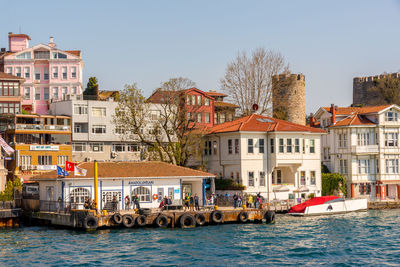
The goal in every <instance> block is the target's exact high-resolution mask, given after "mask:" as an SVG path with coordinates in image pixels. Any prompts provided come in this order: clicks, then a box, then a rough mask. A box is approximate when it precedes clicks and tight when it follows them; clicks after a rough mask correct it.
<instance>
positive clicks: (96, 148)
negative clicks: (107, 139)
mask: <svg viewBox="0 0 400 267" xmlns="http://www.w3.org/2000/svg"><path fill="white" fill-rule="evenodd" d="M90 150H91V151H92V152H103V150H104V148H103V143H90Z"/></svg>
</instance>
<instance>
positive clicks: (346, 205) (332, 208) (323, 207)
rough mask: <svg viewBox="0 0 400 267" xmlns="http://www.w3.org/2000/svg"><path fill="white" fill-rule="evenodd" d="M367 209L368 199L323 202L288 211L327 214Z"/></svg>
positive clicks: (304, 213)
mask: <svg viewBox="0 0 400 267" xmlns="http://www.w3.org/2000/svg"><path fill="white" fill-rule="evenodd" d="M367 209H368V201H367V200H366V199H353V200H342V201H335V202H329V203H324V204H320V205H315V206H309V207H307V208H306V209H305V210H304V212H302V213H289V214H290V215H293V216H313V215H329V214H340V213H347V212H353V211H365V210H367Z"/></svg>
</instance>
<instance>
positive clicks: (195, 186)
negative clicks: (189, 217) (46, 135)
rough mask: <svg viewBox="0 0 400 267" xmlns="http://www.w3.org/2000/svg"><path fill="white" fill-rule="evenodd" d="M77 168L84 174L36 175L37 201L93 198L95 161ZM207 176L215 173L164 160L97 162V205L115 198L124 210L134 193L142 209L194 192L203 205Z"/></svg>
mask: <svg viewBox="0 0 400 267" xmlns="http://www.w3.org/2000/svg"><path fill="white" fill-rule="evenodd" d="M79 167H80V168H83V169H86V170H87V174H86V176H76V175H74V173H73V172H70V173H69V175H68V176H66V177H63V178H61V177H58V176H57V172H56V171H52V172H48V173H44V174H41V175H38V176H36V177H35V178H34V179H35V181H37V182H38V183H39V192H40V200H41V201H56V200H58V198H59V197H60V198H61V199H62V200H63V202H67V203H69V202H71V203H74V204H78V205H79V206H78V207H79V208H83V204H84V201H85V198H86V197H88V198H92V199H94V198H95V196H94V163H93V162H84V163H82V164H80V165H79ZM210 178H211V179H212V178H214V175H212V174H210V173H207V172H202V171H198V170H193V169H189V168H185V167H180V166H176V165H172V164H168V163H164V162H150V161H148V162H99V163H98V180H99V182H98V184H99V189H98V192H99V196H98V197H99V198H98V199H100V200H101V201H100V203H99V204H100V205H99V206H100V209H103V208H104V207H105V206H106V205H108V204H107V203H111V201H112V200H113V198H114V197H115V199H116V200H117V201H118V205H119V209H125V206H124V205H125V203H124V198H125V196H129V198H130V199H132V197H133V196H135V195H136V194H137V195H138V197H139V199H140V207H141V208H158V207H159V205H160V202H161V199H162V198H164V197H165V196H168V197H170V198H171V200H172V203H173V204H182V198H183V196H185V195H186V193H187V194H193V195H194V194H197V196H199V198H200V203H199V204H200V205H204V204H205V184H206V180H207V179H210ZM66 205H68V204H66ZM131 208H132V207H131Z"/></svg>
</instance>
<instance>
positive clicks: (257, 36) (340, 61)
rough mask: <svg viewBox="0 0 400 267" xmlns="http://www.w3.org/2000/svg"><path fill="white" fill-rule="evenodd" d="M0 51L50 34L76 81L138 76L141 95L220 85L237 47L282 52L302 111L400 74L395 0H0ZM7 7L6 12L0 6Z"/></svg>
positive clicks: (105, 84)
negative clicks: (185, 83)
mask: <svg viewBox="0 0 400 267" xmlns="http://www.w3.org/2000/svg"><path fill="white" fill-rule="evenodd" d="M0 3H1V6H2V8H1V10H2V11H3V12H1V16H0V29H1V30H0V47H6V46H7V47H8V39H7V38H8V37H7V33H8V32H9V31H12V32H15V33H18V32H19V29H20V28H21V32H22V33H26V34H28V35H30V37H31V38H32V41H31V45H35V44H38V43H48V38H49V36H54V38H55V42H56V44H57V45H58V47H59V48H60V49H80V50H82V56H83V59H84V61H85V68H84V85H85V86H86V83H87V79H88V77H90V76H96V77H98V79H99V83H100V87H101V89H108V90H111V89H121V88H122V87H123V85H124V84H129V83H133V82H137V83H138V85H139V87H140V88H142V89H143V90H144V91H145V93H146V94H147V95H148V94H150V93H151V92H152V90H154V89H155V88H156V87H157V86H158V85H159V84H160V82H161V81H165V80H168V79H169V78H170V77H176V76H183V77H188V78H190V79H192V80H193V81H195V82H196V83H197V85H198V87H199V88H200V89H202V90H210V89H217V90H218V89H219V81H220V79H221V78H222V77H223V75H224V72H225V68H226V65H227V63H228V62H229V61H231V60H232V59H233V58H234V57H235V56H236V54H237V52H238V51H243V50H245V51H251V50H252V49H254V48H257V47H265V48H267V49H274V50H278V51H280V52H281V53H282V54H283V55H284V56H285V58H286V60H287V61H288V62H289V63H290V66H291V70H292V72H295V73H300V72H301V73H303V74H304V75H305V76H306V99H307V113H309V112H314V111H316V109H317V108H318V107H319V106H321V105H329V104H330V103H335V104H337V105H349V104H351V102H352V78H353V77H356V76H366V75H375V74H380V73H382V72H396V71H399V70H400V34H399V33H400V27H399V26H400V2H399V1H365V0H364V1H232V0H229V1H221V0H220V1H217V0H213V1H211V0H210V1H189V0H186V1H116V0H114V1H70V0H69V1H15V0H12V1H10V0H0ZM4 11H5V12H4Z"/></svg>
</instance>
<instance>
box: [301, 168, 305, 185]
mask: <svg viewBox="0 0 400 267" xmlns="http://www.w3.org/2000/svg"><path fill="white" fill-rule="evenodd" d="M300 184H301V185H306V172H305V171H301V172H300Z"/></svg>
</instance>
